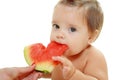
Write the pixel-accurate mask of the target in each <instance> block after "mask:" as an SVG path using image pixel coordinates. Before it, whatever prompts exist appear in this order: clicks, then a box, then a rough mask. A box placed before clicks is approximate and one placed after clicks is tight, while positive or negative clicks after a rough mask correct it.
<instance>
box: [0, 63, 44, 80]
mask: <svg viewBox="0 0 120 80" xmlns="http://www.w3.org/2000/svg"><path fill="white" fill-rule="evenodd" d="M34 68H35V65H32V66H30V67H13V68H3V69H0V80H37V79H38V78H40V77H41V76H42V73H40V72H36V71H35V70H34Z"/></svg>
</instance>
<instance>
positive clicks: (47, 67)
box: [24, 41, 68, 73]
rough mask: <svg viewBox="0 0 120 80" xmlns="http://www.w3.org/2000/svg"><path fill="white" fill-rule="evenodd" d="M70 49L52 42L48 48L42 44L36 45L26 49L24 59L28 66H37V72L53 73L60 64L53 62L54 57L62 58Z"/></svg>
mask: <svg viewBox="0 0 120 80" xmlns="http://www.w3.org/2000/svg"><path fill="white" fill-rule="evenodd" d="M67 49H68V47H67V46H66V45H64V44H59V43H56V42H53V41H52V42H50V43H49V44H48V46H47V48H46V47H45V46H44V45H43V44H42V43H36V44H32V45H29V46H26V47H25V48H24V57H25V60H26V62H27V63H28V65H32V64H35V65H36V67H35V70H37V71H41V72H43V73H51V72H52V70H53V69H54V67H55V66H56V65H57V64H58V63H59V62H57V61H53V60H52V56H61V55H62V54H63V53H64V52H65V51H66V50H67Z"/></svg>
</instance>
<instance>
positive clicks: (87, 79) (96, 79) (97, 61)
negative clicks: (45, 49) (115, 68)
mask: <svg viewBox="0 0 120 80" xmlns="http://www.w3.org/2000/svg"><path fill="white" fill-rule="evenodd" d="M89 56H92V57H90V58H89V59H88V62H87V65H86V67H85V69H84V72H81V71H80V70H78V69H76V68H75V67H74V66H73V64H72V62H71V61H69V60H68V59H67V58H64V57H54V58H53V59H54V60H57V61H60V62H61V63H62V64H63V65H62V67H63V77H64V78H65V79H67V80H108V78H107V76H108V75H107V66H106V62H105V59H104V57H103V55H101V54H99V53H98V54H92V55H91V54H90V55H89ZM78 64H79V62H78Z"/></svg>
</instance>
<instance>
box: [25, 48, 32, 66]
mask: <svg viewBox="0 0 120 80" xmlns="http://www.w3.org/2000/svg"><path fill="white" fill-rule="evenodd" d="M29 53H30V49H29V47H25V48H24V57H25V60H26V62H27V64H28V65H32V64H33V63H34V62H33V60H31V58H30V54H29Z"/></svg>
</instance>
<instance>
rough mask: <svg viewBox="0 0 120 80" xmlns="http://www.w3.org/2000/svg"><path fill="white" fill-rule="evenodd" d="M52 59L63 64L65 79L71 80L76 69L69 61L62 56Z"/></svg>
mask: <svg viewBox="0 0 120 80" xmlns="http://www.w3.org/2000/svg"><path fill="white" fill-rule="evenodd" d="M52 59H53V60H55V61H59V62H61V67H62V71H63V77H64V79H69V78H71V77H72V75H73V74H74V73H75V67H74V66H73V64H72V62H71V61H70V60H69V59H67V58H65V57H60V56H54V57H52Z"/></svg>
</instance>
